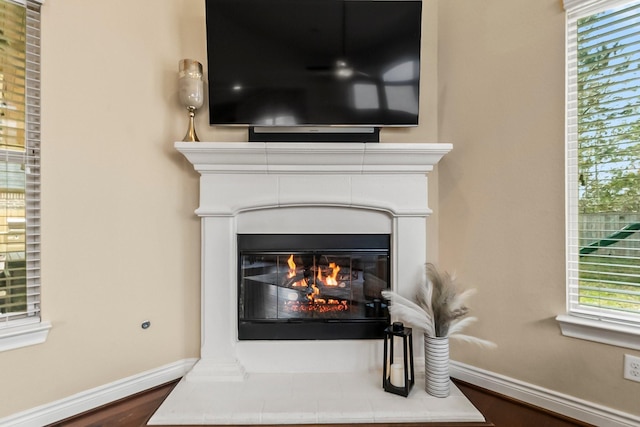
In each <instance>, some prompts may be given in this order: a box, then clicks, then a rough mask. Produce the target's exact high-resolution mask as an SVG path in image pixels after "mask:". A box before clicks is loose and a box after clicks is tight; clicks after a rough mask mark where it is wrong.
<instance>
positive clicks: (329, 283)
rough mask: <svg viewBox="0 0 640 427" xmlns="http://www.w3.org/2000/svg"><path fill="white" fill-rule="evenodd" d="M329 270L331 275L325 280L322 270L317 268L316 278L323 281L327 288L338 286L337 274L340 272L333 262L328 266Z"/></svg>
mask: <svg viewBox="0 0 640 427" xmlns="http://www.w3.org/2000/svg"><path fill="white" fill-rule="evenodd" d="M329 268H330V269H331V274H330V275H329V276H327V277H326V278H323V276H322V269H321V268H318V274H317V278H318V280H319V281H324V283H325V284H326V285H327V286H338V280H337V279H336V278H337V277H338V272H339V271H340V266H338V265H336V263H335V262H332V263H330V264H329Z"/></svg>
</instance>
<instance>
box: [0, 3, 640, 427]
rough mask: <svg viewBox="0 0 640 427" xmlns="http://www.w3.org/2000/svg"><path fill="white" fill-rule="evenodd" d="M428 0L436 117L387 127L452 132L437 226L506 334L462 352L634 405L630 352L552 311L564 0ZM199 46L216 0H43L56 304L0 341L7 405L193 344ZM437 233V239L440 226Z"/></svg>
mask: <svg viewBox="0 0 640 427" xmlns="http://www.w3.org/2000/svg"><path fill="white" fill-rule="evenodd" d="M424 5H425V11H426V13H425V20H424V23H425V25H424V28H423V35H424V37H423V86H422V99H421V109H422V110H421V111H422V117H421V124H420V126H419V127H417V128H413V129H409V130H393V131H385V132H384V133H383V141H385V142H414V141H415V142H435V141H437V140H438V138H440V139H441V140H442V141H444V142H452V143H454V146H455V148H454V151H453V152H452V153H451V154H449V155H448V156H447V157H446V158H445V160H444V161H443V163H442V165H441V167H440V168H439V169H440V171H439V179H438V180H436V178H438V176H436V175H435V174H434V175H433V176H432V180H431V185H430V190H431V191H432V192H433V194H432V196H433V195H434V194H437V193H438V191H439V193H440V197H439V204H440V209H441V212H440V214H439V215H438V216H437V217H434V218H432V221H431V222H430V226H429V230H430V231H429V232H430V233H431V234H432V235H433V234H436V233H437V231H438V228H437V227H435V225H434V224H438V223H439V225H440V226H439V237H440V254H439V257H440V260H441V261H442V263H443V266H444V267H447V268H448V269H452V270H453V269H455V270H456V271H457V272H458V275H459V277H460V278H461V280H462V281H463V282H464V283H465V284H466V285H468V286H469V287H476V288H478V290H479V293H478V295H477V296H476V297H475V298H474V300H473V303H474V307H473V308H474V313H475V314H477V315H478V316H479V317H480V322H479V324H478V325H477V326H476V327H475V328H474V329H473V330H472V331H471V332H473V333H474V334H476V335H479V336H482V337H484V338H488V339H492V340H494V341H496V342H497V343H498V345H499V346H500V347H499V349H498V350H494V351H477V350H476V349H475V348H473V347H470V346H468V345H457V346H455V347H454V348H453V356H454V358H455V359H457V360H460V361H462V362H465V363H469V364H472V365H476V366H479V367H481V368H483V369H488V370H490V371H494V372H497V373H499V374H504V375H508V376H510V377H513V378H516V379H520V380H523V381H527V382H530V383H533V384H537V385H540V386H543V387H548V388H550V389H553V390H557V391H560V392H563V393H567V394H570V395H574V396H578V397H581V398H585V399H587V400H591V401H594V402H597V403H601V404H605V405H608V406H611V407H614V408H619V409H623V410H626V411H628V412H634V411H635V413H638V412H637V411H638V409H637V407H636V405H634V403H635V401H634V398H633V396H637V392H638V385H637V384H635V383H630V382H629V381H625V380H623V379H622V374H621V367H622V354H623V353H625V352H629V353H632V352H630V351H624V350H622V349H618V348H615V347H610V346H605V345H600V344H592V343H588V342H583V341H577V340H573V339H569V338H563V337H561V336H560V334H559V331H558V327H557V325H556V323H555V321H554V320H553V317H554V316H555V315H556V314H558V313H560V312H562V311H563V309H564V273H563V258H564V251H563V219H562V216H563V185H562V182H563V172H562V168H563V151H562V146H563V114H564V113H563V76H562V73H563V51H562V49H563V41H564V36H563V12H562V9H561V2H560V1H559V0H528V1H524V0H474V1H471V0H443V1H439V0H425V1H424ZM438 32H439V34H438ZM438 51H439V62H436V61H435V59H434V58H435V56H436V55H437V52H438ZM185 57H193V58H196V59H199V60H200V61H202V62H203V63H205V66H206V52H205V26H204V2H203V1H194V0H133V1H132V0H100V1H99V0H95V1H86V0H47V1H46V3H45V5H44V7H43V57H42V61H43V65H42V71H43V77H42V80H43V108H42V113H43V133H42V135H43V168H42V169H43V203H42V211H43V219H42V234H43V237H42V251H43V261H42V269H43V296H42V300H43V304H42V306H43V316H44V318H45V319H46V320H50V321H51V322H52V323H53V329H52V331H51V333H50V336H49V339H48V341H47V342H46V343H45V344H42V345H38V346H33V347H29V348H23V349H18V350H13V351H9V352H4V353H1V354H0V361H2V365H3V366H4V367H10V368H11V369H4V370H3V374H2V387H0V402H2V405H0V417H2V416H6V415H9V414H12V413H15V412H18V411H21V410H25V409H28V408H32V407H34V406H37V405H41V404H44V403H49V402H52V401H55V400H58V399H62V398H64V397H67V396H69V395H72V394H74V393H78V392H81V391H84V390H88V389H91V388H93V387H98V386H100V385H103V384H107V383H110V382H112V381H116V380H118V379H120V378H124V377H128V376H131V375H135V374H137V373H140V372H143V371H145V370H149V369H154V368H156V367H159V366H162V365H165V364H167V363H171V362H174V361H177V360H181V359H184V358H189V357H197V356H198V353H199V275H200V273H199V271H200V270H199V269H200V261H199V244H200V242H199V221H198V219H197V218H196V217H195V215H194V213H193V211H194V209H195V208H196V207H197V191H198V176H197V174H196V173H195V172H193V170H192V168H191V166H190V165H189V164H188V163H187V162H186V161H185V160H183V159H182V158H181V156H180V155H179V154H178V153H177V152H175V151H174V150H173V148H172V145H173V141H175V140H179V139H181V138H182V136H183V134H184V132H185V130H186V117H185V113H184V112H183V111H182V110H181V109H180V107H179V106H178V102H177V81H176V71H177V62H178V60H179V59H181V58H185ZM436 71H437V72H438V73H439V82H438V80H437V79H436ZM438 100H439V103H438ZM197 128H198V133H199V135H200V137H201V139H202V140H211V141H243V140H245V139H246V133H245V132H244V131H238V130H227V131H221V130H215V131H214V130H211V129H210V128H208V126H207V118H206V110H203V112H202V114H200V115H199V116H198V117H197ZM436 184H438V185H436ZM435 205H437V203H435ZM434 207H436V206H434ZM429 250H430V257H431V258H432V259H436V258H438V254H437V253H436V250H437V241H436V240H432V243H431V244H430V248H429ZM517 299H520V300H522V301H523V304H522V305H519V306H518V305H516V304H515V303H514V300H517ZM144 320H150V321H151V323H152V326H151V328H150V329H148V330H146V331H143V330H142V329H141V328H140V324H141V323H142V321H144Z"/></svg>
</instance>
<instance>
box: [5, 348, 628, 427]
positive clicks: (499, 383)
mask: <svg viewBox="0 0 640 427" xmlns="http://www.w3.org/2000/svg"><path fill="white" fill-rule="evenodd" d="M196 361H197V359H184V360H179V361H177V362H174V363H170V364H168V365H165V366H161V367H159V368H157V369H152V370H149V371H146V372H142V373H140V374H137V375H133V376H131V377H128V378H124V379H121V380H118V381H114V382H112V383H110V384H105V385H103V386H100V387H96V388H94V389H91V390H87V391H84V392H81V393H78V394H75V395H73V396H69V397H67V398H64V399H60V400H58V401H55V402H52V403H48V404H46V405H42V406H38V407H36V408H33V409H30V410H27V411H24V412H20V413H17V414H14V415H11V416H9V417H6V418H2V419H0V425H1V426H7V427H9V426H11V427H18V426H19V427H41V426H43V425H47V424H51V423H54V422H56V421H60V420H63V419H65V418H69V417H72V416H74V415H78V414H81V413H83V412H86V411H89V410H91V409H94V408H97V407H99V406H102V405H106V404H108V403H111V402H114V401H116V400H119V399H122V398H125V397H127V396H131V395H132V394H135V393H139V392H141V391H145V390H148V389H150V388H153V387H156V386H159V385H161V384H164V383H166V382H169V381H172V380H175V379H177V378H180V377H182V376H184V375H185V374H186V373H187V372H189V370H191V368H192V367H193V365H194V364H195V363H196ZM421 365H422V364H420V363H419V362H418V363H416V366H418V367H420V366H421ZM450 369H451V376H452V377H453V378H456V379H459V380H461V381H465V382H467V383H470V384H473V385H476V386H478V387H482V388H484V389H487V390H491V391H494V392H496V393H500V394H503V395H506V396H509V397H511V398H513V399H516V400H520V401H522V402H525V403H528V404H531V405H534V406H537V407H539V408H542V409H546V410H549V411H552V412H555V413H558V414H561V415H565V416H567V417H571V418H574V419H577V420H580V421H584V422H587V423H590V424H594V425H601V426H605V425H606V426H608V427H637V426H639V425H640V417H638V416H636V415H632V414H628V413H625V412H621V411H617V410H615V409H611V408H608V407H605V406H602V405H598V404H595V403H592V402H588V401H585V400H581V399H577V398H575V397H572V396H568V395H565V394H562V393H558V392H555V391H553V390H548V389H545V388H543V387H538V386H536V385H533V384H529V383H525V382H522V381H519V380H515V379H513V378H509V377H505V376H503V375H499V374H496V373H493V372H489V371H485V370H483V369H480V368H476V367H473V366H470V365H465V364H463V363H460V362H456V361H451V366H450Z"/></svg>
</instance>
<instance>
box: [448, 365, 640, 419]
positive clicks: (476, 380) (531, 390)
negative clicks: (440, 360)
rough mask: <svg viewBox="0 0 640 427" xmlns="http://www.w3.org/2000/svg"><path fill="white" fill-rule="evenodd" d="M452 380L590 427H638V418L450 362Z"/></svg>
mask: <svg viewBox="0 0 640 427" xmlns="http://www.w3.org/2000/svg"><path fill="white" fill-rule="evenodd" d="M450 370H451V376H452V377H453V378H456V379H459V380H461V381H465V382H467V383H469V384H473V385H476V386H478V387H482V388H484V389H487V390H491V391H494V392H496V393H499V394H503V395H506V396H509V397H511V398H513V399H516V400H520V401H522V402H525V403H529V404H531V405H534V406H537V407H539V408H542V409H546V410H549V411H551V412H555V413H557V414H561V415H565V416H567V417H571V418H574V419H576V420H580V421H583V422H586V423H589V424H593V425H597V426H608V427H637V426H639V425H640V417H639V416H636V415H633V414H628V413H625V412H621V411H617V410H615V409H611V408H608V407H606V406H602V405H598V404H595V403H592V402H588V401H586V400H582V399H577V398H575V397H573V396H568V395H566V394H562V393H558V392H556V391H553V390H548V389H546V388H543V387H538V386H536V385H533V384H529V383H525V382H522V381H518V380H515V379H513V378H509V377H505V376H502V375H499V374H495V373H493V372H489V371H485V370H483V369H480V368H476V367H473V366H470V365H465V364H464V363H460V362H455V361H451V365H450Z"/></svg>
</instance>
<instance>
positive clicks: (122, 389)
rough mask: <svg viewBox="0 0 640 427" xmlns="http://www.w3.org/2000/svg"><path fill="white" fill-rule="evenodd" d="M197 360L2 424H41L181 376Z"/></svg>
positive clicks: (125, 380)
mask: <svg viewBox="0 0 640 427" xmlns="http://www.w3.org/2000/svg"><path fill="white" fill-rule="evenodd" d="M197 360H198V359H184V360H179V361H177V362H173V363H170V364H168V365H165V366H161V367H159V368H157V369H152V370H149V371H146V372H142V373H140V374H137V375H133V376H131V377H128V378H123V379H121V380H118V381H114V382H112V383H110V384H105V385H103V386H100V387H96V388H93V389H90V390H86V391H83V392H80V393H78V394H74V395H73V396H69V397H66V398H64V399H60V400H58V401H55V402H51V403H48V404H46V405H42V406H38V407H36V408H33V409H29V410H27V411H24V412H20V413H17V414H14V415H11V416H9V417H6V418H2V419H0V425H1V426H16V427H17V426H20V427H41V426H44V425H47V424H51V423H54V422H56V421H60V420H63V419H65V418H69V417H73V416H74V415H78V414H81V413H83V412H86V411H89V410H91V409H94V408H97V407H99V406H102V405H106V404H108V403H111V402H114V401H116V400H119V399H122V398H125V397H127V396H131V395H132V394H135V393H140V392H141V391H145V390H148V389H150V388H153V387H156V386H159V385H162V384H164V383H166V382H169V381H173V380H175V379H178V378H180V377H182V376H184V375H185V374H186V373H187V372H188V371H189V370H190V369H191V368H192V367H193V365H194V364H195V363H196V361H197Z"/></svg>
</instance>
